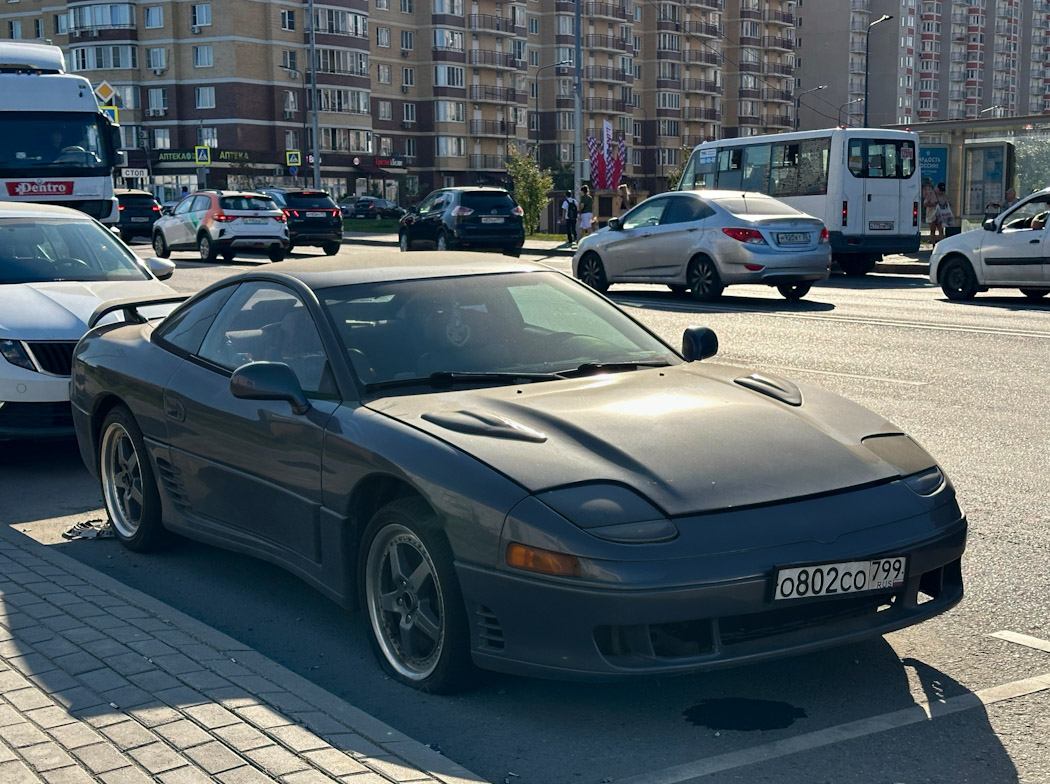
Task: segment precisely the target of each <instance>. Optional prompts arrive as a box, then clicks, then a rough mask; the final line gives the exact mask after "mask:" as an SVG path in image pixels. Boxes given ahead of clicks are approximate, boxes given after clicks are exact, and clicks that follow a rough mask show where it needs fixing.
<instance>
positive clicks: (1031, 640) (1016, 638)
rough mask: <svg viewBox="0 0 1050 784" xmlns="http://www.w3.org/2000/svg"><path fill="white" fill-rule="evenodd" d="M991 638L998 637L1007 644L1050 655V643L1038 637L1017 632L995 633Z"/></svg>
mask: <svg viewBox="0 0 1050 784" xmlns="http://www.w3.org/2000/svg"><path fill="white" fill-rule="evenodd" d="M988 636H989V637H998V638H999V639H1000V640H1006V641H1007V642H1013V643H1017V644H1018V645H1024V646H1027V647H1029V648H1035V649H1036V650H1037V651H1046V652H1047V653H1050V642H1048V641H1047V640H1040V639H1039V638H1038V637H1029V636H1028V635H1027V634H1018V633H1017V632H1007V631H1002V632H995V633H993V634H989V635H988Z"/></svg>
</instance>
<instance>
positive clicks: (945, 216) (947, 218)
mask: <svg viewBox="0 0 1050 784" xmlns="http://www.w3.org/2000/svg"><path fill="white" fill-rule="evenodd" d="M934 193H935V194H936V195H937V225H938V227H939V228H940V237H944V235H945V230H946V229H949V228H951V227H952V226H954V225H955V214H954V213H953V212H952V205H951V203H950V202H949V201H948V193H947V192H946V191H945V186H944V183H943V182H939V183H937V189H936V190H935V191H934ZM940 237H939V238H938V239H940Z"/></svg>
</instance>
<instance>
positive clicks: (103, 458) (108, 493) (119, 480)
mask: <svg viewBox="0 0 1050 784" xmlns="http://www.w3.org/2000/svg"><path fill="white" fill-rule="evenodd" d="M101 433H102V437H101V439H100V440H99V450H98V466H99V477H100V479H101V483H102V498H103V499H104V501H105V504H106V512H108V513H109V519H110V522H111V523H112V524H113V533H114V534H115V535H116V537H117V539H119V540H120V543H121V544H123V545H124V546H125V547H127V548H128V549H129V550H134V551H136V552H145V551H147V550H152V549H154V548H156V547H157V546H158V545H159V544H161V543H162V541H163V539H164V538H165V534H166V531H165V530H164V526H163V525H162V524H161V521H160V494H159V493H158V492H157V482H156V480H155V479H154V477H153V467H152V466H151V465H150V462H149V455H148V454H146V447H145V444H144V443H143V440H142V431H141V430H140V429H139V426H138V423H137V422H135V418H134V417H133V416H132V414H131V412H130V411H129V410H128V409H126V408H124V407H123V406H119V407H117V408H114V409H113V410H112V411H110V412H109V414H107V415H106V418H105V420H104V421H103V422H102V430H101Z"/></svg>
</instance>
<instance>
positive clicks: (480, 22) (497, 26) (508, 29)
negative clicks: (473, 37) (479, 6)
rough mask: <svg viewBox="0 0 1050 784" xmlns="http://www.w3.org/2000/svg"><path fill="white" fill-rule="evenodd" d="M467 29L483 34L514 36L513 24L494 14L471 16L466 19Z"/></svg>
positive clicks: (505, 18)
mask: <svg viewBox="0 0 1050 784" xmlns="http://www.w3.org/2000/svg"><path fill="white" fill-rule="evenodd" d="M467 27H468V28H469V29H471V30H475V31H479V32H483V33H498V34H502V35H514V22H512V21H511V20H510V19H508V18H507V17H504V16H495V15H494V14H471V15H470V16H468V17H467Z"/></svg>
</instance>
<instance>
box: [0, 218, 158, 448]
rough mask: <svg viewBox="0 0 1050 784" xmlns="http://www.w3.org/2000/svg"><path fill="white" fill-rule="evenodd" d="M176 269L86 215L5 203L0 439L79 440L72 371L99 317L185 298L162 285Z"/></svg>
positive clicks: (0, 249) (0, 251) (0, 263)
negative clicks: (121, 307)
mask: <svg viewBox="0 0 1050 784" xmlns="http://www.w3.org/2000/svg"><path fill="white" fill-rule="evenodd" d="M174 269H175V265H174V264H173V263H171V262H170V261H161V260H160V259H149V260H148V261H143V260H142V259H140V258H139V257H138V256H136V255H135V254H134V253H132V252H131V249H130V248H128V246H127V245H125V244H124V243H123V242H121V241H120V239H118V238H117V237H116V236H115V235H114V234H113V232H111V231H109V230H108V229H106V228H104V227H103V226H102V225H101V224H99V223H98V222H96V221H95V220H93V219H92V218H90V217H88V216H87V215H86V214H84V213H83V212H80V211H78V210H72V209H68V208H66V207H56V206H51V205H45V204H29V203H23V204H13V203H11V202H0V440H7V439H17V438H43V437H63V436H64V437H69V436H72V435H73V419H72V416H71V415H70V413H69V369H70V364H71V362H72V358H73V347H74V346H75V345H76V343H77V341H78V340H80V338H81V337H82V336H83V334H84V333H85V332H86V331H87V324H88V319H89V318H90V317H91V314H92V312H93V311H94V310H95V308H97V307H99V305H101V304H102V303H103V302H105V301H107V300H113V299H122V298H127V297H178V294H177V293H176V292H175V290H174V289H172V288H170V287H169V286H167V285H166V284H164V283H161V282H160V281H161V280H162V279H166V278H169V277H171V274H172V272H173V271H174ZM171 307H172V306H171V305H168V307H167V308H165V309H163V310H161V311H160V312H165V311H166V310H170V309H171ZM115 318H116V317H115V316H113V317H111V320H115Z"/></svg>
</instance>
